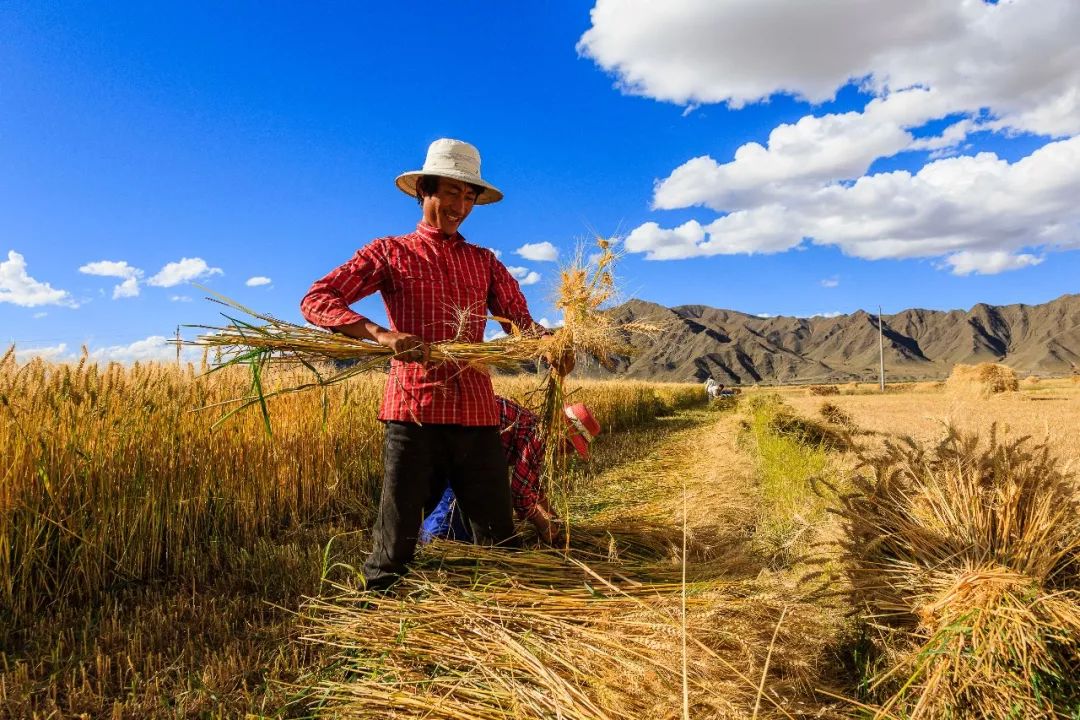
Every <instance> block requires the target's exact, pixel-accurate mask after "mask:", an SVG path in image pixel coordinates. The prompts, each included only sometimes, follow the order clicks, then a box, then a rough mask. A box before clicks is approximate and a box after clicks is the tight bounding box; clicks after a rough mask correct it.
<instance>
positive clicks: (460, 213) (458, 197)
mask: <svg viewBox="0 0 1080 720" xmlns="http://www.w3.org/2000/svg"><path fill="white" fill-rule="evenodd" d="M475 203H476V191H475V190H473V189H472V187H470V186H469V185H468V184H467V183H463V182H461V181H460V180H451V179H450V178H439V189H438V190H436V191H435V194H434V195H425V196H424V203H423V208H424V222H426V223H427V224H428V225H431V226H432V227H437V228H438V229H439V230H441V231H442V232H444V233H446V234H447V235H453V234H454V233H456V232H457V230H458V228H459V227H460V226H461V223H463V222H465V218H467V217H469V213H470V212H472V209H473V205H474V204H475Z"/></svg>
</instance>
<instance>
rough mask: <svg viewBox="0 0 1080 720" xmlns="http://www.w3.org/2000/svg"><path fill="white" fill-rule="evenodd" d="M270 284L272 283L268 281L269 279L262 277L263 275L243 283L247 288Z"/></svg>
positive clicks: (250, 278)
mask: <svg viewBox="0 0 1080 720" xmlns="http://www.w3.org/2000/svg"><path fill="white" fill-rule="evenodd" d="M271 282H273V281H272V280H270V278H268V277H264V276H263V275H256V276H255V277H249V278H248V279H247V281H246V282H244V284H245V285H247V286H248V287H259V286H261V285H269V284H270V283H271Z"/></svg>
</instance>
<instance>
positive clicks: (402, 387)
mask: <svg viewBox="0 0 1080 720" xmlns="http://www.w3.org/2000/svg"><path fill="white" fill-rule="evenodd" d="M396 184H397V187H398V188H399V189H400V190H401V191H402V192H405V193H406V194H408V195H409V196H411V197H415V198H416V200H417V202H419V204H420V208H421V218H420V222H419V224H418V225H417V226H416V229H415V230H413V231H411V232H407V233H405V234H403V235H391V236H387V237H381V238H379V239H377V240H373V241H372V242H370V243H369V244H367V245H366V246H364V247H363V248H361V249H360V250H358V251H357V252H356V254H355V255H354V256H353V257H352V259H351V260H349V261H348V262H346V263H345V264H344V265H342V266H340V267H339V268H337V269H335V270H333V271H331V272H330V273H329V274H328V275H326V276H325V277H323V278H322V279H321V280H317V281H316V282H315V283H314V284H313V285H312V286H311V289H310V290H308V292H307V294H306V295H305V296H304V298H303V300H302V301H301V302H300V309H301V311H302V312H303V314H304V317H305V318H307V320H308V322H311V323H312V324H314V325H318V326H320V327H323V328H327V329H329V330H332V331H334V332H340V333H343V334H345V335H348V336H350V337H355V338H361V339H364V340H372V341H374V342H377V343H379V344H380V345H384V346H386V347H388V348H390V349H391V350H393V351H394V357H393V359H392V360H391V362H390V373H389V375H388V377H387V381H386V389H385V392H384V395H383V401H382V406H381V408H380V410H379V419H380V420H381V421H383V422H384V423H385V424H386V432H385V440H384V445H383V464H384V468H385V469H384V474H383V484H382V498H381V500H380V503H379V515H378V519H377V520H376V523H375V528H374V548H373V550H372V551H371V555H370V556H368V558H367V560H366V561H365V563H364V578H365V581H366V585H367V587H368V588H369V589H372V590H384V589H386V588H388V587H390V586H391V585H392V584H393V583H394V582H395V581H396V580H397V579H398V578H399V577H401V575H402V574H403V573H404V572H405V571H406V566H407V564H408V563H409V562H410V561H411V560H412V559H413V556H414V553H415V552H416V542H417V538H418V537H419V530H420V521H421V514H422V512H423V509H424V508H425V507H430V505H431V503H432V502H433V498H437V497H438V494H439V493H441V492H442V491H443V489H444V487H445V484H446V483H447V482H449V484H450V487H451V488H453V490H454V492H455V494H456V496H457V500H458V502H459V503H461V507H462V510H464V511H465V513H466V515H467V516H468V517H469V520H470V524H471V526H472V532H473V534H474V536H475V537H476V540H477V542H480V543H483V544H498V543H504V542H507V541H509V540H511V538H512V537H513V535H514V521H513V512H512V509H511V501H510V488H509V486H508V484H507V482H506V473H507V467H506V458H505V456H504V454H503V451H502V445H501V442H500V440H499V430H498V422H499V411H498V406H497V404H496V402H495V393H494V392H493V391H492V388H491V378H490V377H489V376H488V375H487V374H486V373H484V372H482V371H481V370H480V369H477V368H475V367H470V366H467V365H459V364H457V363H452V362H446V363H432V362H430V354H431V344H432V343H437V342H441V341H446V340H451V339H458V340H461V341H463V342H472V343H478V342H482V341H483V339H484V326H485V325H486V323H487V316H488V314H489V313H490V315H493V316H496V317H499V318H505V320H504V321H502V325H503V328H504V329H505V330H506V331H507V332H510V331H511V323H513V324H514V325H516V326H517V327H519V328H521V329H522V330H523V331H524V332H532V333H540V334H546V333H547V332H548V331H547V330H546V329H545V328H544V327H542V326H541V325H539V324H537V323H536V322H535V321H534V320H533V319H532V315H530V314H529V309H528V306H527V304H526V302H525V296H524V295H522V293H521V288H520V286H519V285H518V282H517V280H515V279H514V278H513V277H512V276H511V275H510V272H509V271H508V270H507V269H506V267H505V266H504V265H503V264H502V263H501V262H499V260H498V259H497V258H496V257H495V253H493V252H492V251H491V250H487V249H485V248H482V247H479V246H477V245H473V244H471V243H469V242H467V241H466V240H465V238H464V237H463V236H462V235H461V233H460V232H458V229H459V228H460V226H461V224H462V223H463V222H465V219H466V218H467V217H468V216H469V213H471V212H472V209H473V206H474V205H485V204H489V203H495V202H498V201H499V200H501V199H502V197H503V194H502V193H501V192H500V191H499V190H498V189H496V188H495V186H494V185H492V184H490V183H489V182H487V181H486V180H484V179H483V178H481V176H480V153H479V152H478V151H477V149H476V148H475V147H473V146H472V145H470V144H468V143H465V142H461V141H460V140H450V139H442V140H436V141H435V142H433V143H432V144H431V146H430V147H429V148H428V152H427V158H426V159H425V161H424V167H423V169H421V170H416V171H412V172H407V173H404V174H402V175H400V176H398V178H397V181H396ZM376 292H380V293H382V297H383V302H384V303H385V304H386V313H387V316H388V317H389V320H390V322H389V325H390V327H389V328H384V327H382V326H381V325H379V324H378V323H375V322H373V321H371V320H369V319H368V318H366V317H363V316H362V315H358V314H357V313H355V312H353V311H352V310H350V309H349V305H351V304H352V303H354V302H356V301H357V300H360V299H361V298H364V297H367V296H368V295H371V294H373V293H376ZM462 312H464V313H465V314H466V317H465V319H464V321H461V318H460V317H459V314H460V313H462ZM548 361H549V362H552V366H553V369H554V370H555V371H557V372H559V373H561V374H566V373H569V372H570V371H571V370H572V369H573V366H574V360H573V356H572V355H571V354H567V356H565V357H562V358H548Z"/></svg>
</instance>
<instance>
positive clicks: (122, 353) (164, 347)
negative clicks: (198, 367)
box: [90, 335, 201, 363]
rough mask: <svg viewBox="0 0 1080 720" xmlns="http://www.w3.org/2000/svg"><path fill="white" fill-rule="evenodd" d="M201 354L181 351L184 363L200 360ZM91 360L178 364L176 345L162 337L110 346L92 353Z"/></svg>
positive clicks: (189, 350) (194, 351) (156, 336)
mask: <svg viewBox="0 0 1080 720" xmlns="http://www.w3.org/2000/svg"><path fill="white" fill-rule="evenodd" d="M200 355H201V352H200V351H199V350H198V349H197V348H190V347H185V348H181V350H180V358H181V360H183V361H192V360H195V359H198V357H199V356H200ZM90 359H91V360H96V361H98V362H120V363H133V362H176V345H175V344H174V343H173V341H172V340H171V339H169V338H165V337H163V336H161V335H151V336H150V337H147V338H143V339H142V340H136V341H134V342H132V343H130V344H128V345H110V346H108V347H103V348H97V349H96V350H91V351H90Z"/></svg>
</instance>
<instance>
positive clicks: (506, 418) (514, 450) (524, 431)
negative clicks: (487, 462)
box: [495, 396, 547, 520]
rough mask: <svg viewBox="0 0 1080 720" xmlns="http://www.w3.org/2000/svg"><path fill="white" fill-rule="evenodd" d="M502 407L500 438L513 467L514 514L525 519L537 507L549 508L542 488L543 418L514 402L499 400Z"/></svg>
mask: <svg viewBox="0 0 1080 720" xmlns="http://www.w3.org/2000/svg"><path fill="white" fill-rule="evenodd" d="M495 402H496V403H497V404H498V406H499V437H500V439H502V444H503V451H504V452H505V453H506V461H507V462H508V463H509V464H510V497H511V499H512V500H513V503H514V511H515V512H516V513H517V515H518V517H519V518H521V519H522V520H525V519H527V518H528V517H529V515H531V514H532V512H533V510H534V509H535V508H536V506H537V505H539V504H541V503H542V504H543V505H547V498H546V497H545V496H544V490H543V488H542V487H541V486H540V466H541V464H542V463H543V460H544V444H543V443H542V442H541V441H540V428H539V425H540V418H538V417H536V415H535V414H534V413H532V412H530V411H529V410H526V409H525V408H523V407H522V406H520V405H518V404H517V403H516V402H514V401H513V400H508V399H506V398H504V397H501V396H496V397H495Z"/></svg>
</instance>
